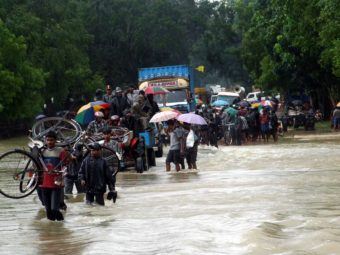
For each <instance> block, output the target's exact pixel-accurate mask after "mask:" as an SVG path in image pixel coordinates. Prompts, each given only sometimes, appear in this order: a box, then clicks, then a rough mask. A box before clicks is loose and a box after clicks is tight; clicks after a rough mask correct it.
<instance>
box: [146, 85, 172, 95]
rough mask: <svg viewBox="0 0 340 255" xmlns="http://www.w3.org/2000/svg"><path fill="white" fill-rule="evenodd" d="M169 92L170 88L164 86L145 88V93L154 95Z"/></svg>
mask: <svg viewBox="0 0 340 255" xmlns="http://www.w3.org/2000/svg"><path fill="white" fill-rule="evenodd" d="M169 92H170V91H169V90H167V89H165V88H163V87H147V88H146V90H145V94H152V95H164V94H166V93H169Z"/></svg>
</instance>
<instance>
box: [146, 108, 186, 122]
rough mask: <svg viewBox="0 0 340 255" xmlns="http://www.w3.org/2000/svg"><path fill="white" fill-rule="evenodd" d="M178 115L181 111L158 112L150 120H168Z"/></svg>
mask: <svg viewBox="0 0 340 255" xmlns="http://www.w3.org/2000/svg"><path fill="white" fill-rule="evenodd" d="M178 115H179V113H178V112H175V111H165V112H157V113H156V114H155V115H154V116H152V118H151V120H150V122H162V121H167V120H171V119H174V118H176V117H177V116H178Z"/></svg>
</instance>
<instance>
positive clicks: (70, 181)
mask: <svg viewBox="0 0 340 255" xmlns="http://www.w3.org/2000/svg"><path fill="white" fill-rule="evenodd" d="M73 185H75V186H76V189H77V192H78V194H79V193H84V189H83V187H82V186H81V185H80V181H79V180H78V178H72V177H65V194H72V190H73Z"/></svg>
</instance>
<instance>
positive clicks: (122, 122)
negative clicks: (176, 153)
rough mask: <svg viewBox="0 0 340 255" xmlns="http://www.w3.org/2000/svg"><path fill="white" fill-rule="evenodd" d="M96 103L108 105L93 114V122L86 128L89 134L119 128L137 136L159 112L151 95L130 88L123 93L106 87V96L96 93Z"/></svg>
mask: <svg viewBox="0 0 340 255" xmlns="http://www.w3.org/2000/svg"><path fill="white" fill-rule="evenodd" d="M95 100H96V101H104V102H106V103H108V104H109V105H110V107H109V108H104V109H102V110H101V111H98V112H96V113H95V120H94V121H92V122H91V123H90V124H89V125H88V126H87V132H88V133H89V134H95V133H98V132H99V130H102V129H103V128H105V127H115V126H121V127H125V128H127V129H129V130H132V131H133V133H134V136H138V134H139V133H140V132H142V131H143V130H144V129H145V128H146V126H147V123H148V120H150V118H151V117H152V116H153V115H154V114H155V113H156V112H159V107H158V105H157V103H156V102H155V101H154V100H153V95H152V94H148V95H146V94H145V93H144V91H138V93H135V90H133V89H132V88H130V89H128V90H126V91H125V92H123V90H122V89H121V88H120V87H116V88H115V90H114V91H113V90H112V87H111V86H110V85H107V86H106V94H104V95H102V94H101V93H98V91H97V92H96V95H95Z"/></svg>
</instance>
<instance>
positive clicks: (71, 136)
mask: <svg viewBox="0 0 340 255" xmlns="http://www.w3.org/2000/svg"><path fill="white" fill-rule="evenodd" d="M51 130H53V131H55V132H56V133H57V145H58V146H65V145H68V144H71V143H73V142H75V141H76V139H77V138H78V137H79V135H80V134H81V127H80V125H79V124H78V123H77V122H75V121H73V120H68V119H64V118H62V117H48V118H45V119H41V120H39V121H37V122H36V123H34V125H33V127H32V136H33V137H32V138H33V139H37V140H41V141H43V139H44V138H45V135H46V134H47V133H48V132H49V131H51Z"/></svg>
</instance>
